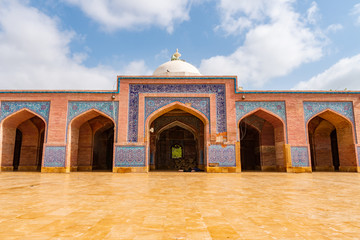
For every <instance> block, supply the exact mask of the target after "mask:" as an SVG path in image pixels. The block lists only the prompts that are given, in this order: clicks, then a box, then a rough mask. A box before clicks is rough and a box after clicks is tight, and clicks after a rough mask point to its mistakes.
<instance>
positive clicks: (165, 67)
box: [153, 49, 201, 76]
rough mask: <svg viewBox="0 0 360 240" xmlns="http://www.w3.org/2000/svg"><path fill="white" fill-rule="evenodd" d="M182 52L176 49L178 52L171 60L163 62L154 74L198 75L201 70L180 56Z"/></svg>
mask: <svg viewBox="0 0 360 240" xmlns="http://www.w3.org/2000/svg"><path fill="white" fill-rule="evenodd" d="M180 56H181V54H180V53H179V52H178V50H177V49H176V53H174V55H173V56H172V57H171V61H168V62H166V63H164V64H161V65H160V66H159V67H158V68H157V69H156V70H155V71H154V73H153V75H154V76H198V75H201V74H200V72H199V70H198V69H197V68H196V67H194V66H193V65H191V64H190V63H187V62H185V61H183V60H181V59H179V57H180Z"/></svg>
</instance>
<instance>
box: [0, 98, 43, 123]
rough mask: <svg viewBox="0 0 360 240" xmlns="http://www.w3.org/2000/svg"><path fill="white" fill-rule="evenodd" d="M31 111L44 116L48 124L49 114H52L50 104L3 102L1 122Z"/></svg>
mask: <svg viewBox="0 0 360 240" xmlns="http://www.w3.org/2000/svg"><path fill="white" fill-rule="evenodd" d="M23 108H26V109H29V110H31V111H33V112H35V113H37V114H39V115H40V116H42V117H43V118H44V119H45V121H46V122H47V123H48V121H49V113H50V102H8V101H3V102H1V115H0V121H2V120H3V119H4V118H6V117H7V116H9V115H11V114H13V113H15V112H17V111H19V110H21V109H23Z"/></svg>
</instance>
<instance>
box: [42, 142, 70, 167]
mask: <svg viewBox="0 0 360 240" xmlns="http://www.w3.org/2000/svg"><path fill="white" fill-rule="evenodd" d="M65 156H66V147H65V146H59V147H58V146H47V147H46V148H45V156H44V164H43V165H44V167H65Z"/></svg>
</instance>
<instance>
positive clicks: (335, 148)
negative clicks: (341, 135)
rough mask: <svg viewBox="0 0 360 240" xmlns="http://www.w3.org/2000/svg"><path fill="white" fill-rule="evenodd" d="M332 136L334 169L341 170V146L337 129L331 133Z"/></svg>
mask: <svg viewBox="0 0 360 240" xmlns="http://www.w3.org/2000/svg"><path fill="white" fill-rule="evenodd" d="M330 138H331V154H332V159H333V165H334V170H335V171H339V167H340V160H339V148H338V142H337V134H336V129H335V130H333V131H332V132H331V133H330Z"/></svg>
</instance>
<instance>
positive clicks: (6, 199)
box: [0, 172, 360, 240]
mask: <svg viewBox="0 0 360 240" xmlns="http://www.w3.org/2000/svg"><path fill="white" fill-rule="evenodd" d="M0 182H1V184H0V239H151V240H152V239H360V174H358V173H312V174H306V173H305V174H287V173H261V172H247V173H239V174H225V173H224V174H207V173H176V172H164V173H161V172H152V173H149V174H116V173H115V174H114V173H105V172H94V173H70V174H50V173H47V174H45V173H26V172H10V173H9V172H2V173H0Z"/></svg>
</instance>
